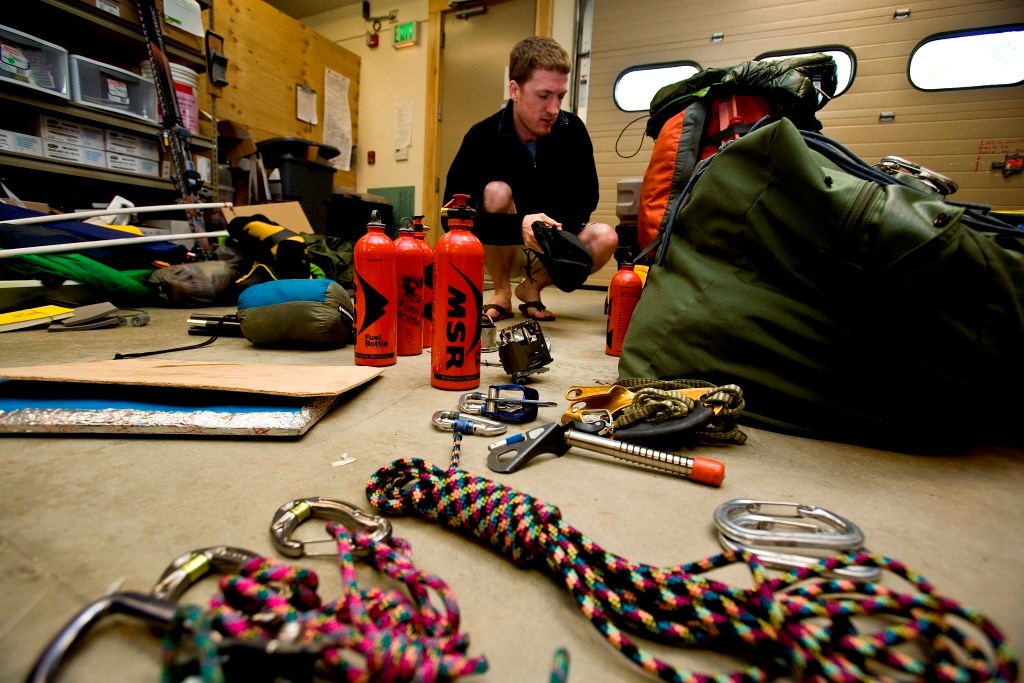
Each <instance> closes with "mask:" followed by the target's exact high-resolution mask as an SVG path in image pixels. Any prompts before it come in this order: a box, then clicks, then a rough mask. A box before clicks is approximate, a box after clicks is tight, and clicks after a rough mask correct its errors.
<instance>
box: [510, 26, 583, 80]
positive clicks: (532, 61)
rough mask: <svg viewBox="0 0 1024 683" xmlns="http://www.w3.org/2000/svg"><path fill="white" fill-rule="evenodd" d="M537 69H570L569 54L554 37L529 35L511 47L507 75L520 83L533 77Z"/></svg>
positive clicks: (563, 70) (564, 70)
mask: <svg viewBox="0 0 1024 683" xmlns="http://www.w3.org/2000/svg"><path fill="white" fill-rule="evenodd" d="M537 69H542V70H548V71H558V72H560V73H563V74H567V73H569V71H570V70H571V69H572V62H570V61H569V54H568V53H567V52H566V51H565V50H564V49H563V48H562V46H561V45H559V44H558V43H557V42H556V41H555V39H554V38H548V37H546V36H531V37H529V38H526V39H524V40H521V41H519V42H518V43H516V46H515V47H513V48H512V53H511V54H510V55H509V59H508V77H509V79H510V80H513V81H515V82H516V83H519V84H520V85H522V84H523V83H526V82H527V81H528V80H530V79H531V78H532V77H533V72H534V71H536V70H537Z"/></svg>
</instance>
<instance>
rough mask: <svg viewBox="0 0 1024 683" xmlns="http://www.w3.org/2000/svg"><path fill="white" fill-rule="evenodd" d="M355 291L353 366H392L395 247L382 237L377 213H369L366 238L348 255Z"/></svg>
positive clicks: (394, 358)
mask: <svg viewBox="0 0 1024 683" xmlns="http://www.w3.org/2000/svg"><path fill="white" fill-rule="evenodd" d="M352 265H353V267H354V270H355V276H354V277H353V280H354V281H355V290H356V343H355V362H356V365H372V366H382V365H394V364H395V362H397V360H398V357H397V355H396V349H397V346H398V315H397V311H396V307H397V303H398V302H397V299H398V296H397V293H396V287H395V283H396V278H395V244H394V242H392V241H391V238H390V237H388V236H387V235H385V234H384V224H383V223H381V222H380V213H379V212H377V211H373V212H371V213H370V222H369V223H368V224H367V225H366V234H365V235H363V236H362V237H360V238H359V239H358V240H357V241H356V245H355V249H354V250H353V254H352Z"/></svg>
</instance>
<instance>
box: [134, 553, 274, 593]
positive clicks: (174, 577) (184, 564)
mask: <svg viewBox="0 0 1024 683" xmlns="http://www.w3.org/2000/svg"><path fill="white" fill-rule="evenodd" d="M258 557H259V555H257V554H256V553H254V552H252V551H251V550H245V549H244V548H233V547H231V546H227V545H218V546H213V547H211V548H203V549H201V550H192V551H189V552H187V553H183V554H181V555H179V556H178V557H176V558H174V560H173V561H172V562H171V564H170V565H168V567H167V569H165V570H164V573H163V574H161V575H160V580H159V581H157V584H156V585H155V586H154V587H153V595H155V596H156V597H158V598H163V599H165V600H170V601H172V602H177V601H178V599H179V598H181V595H182V594H183V593H184V592H185V591H186V590H187V589H188V588H189V586H192V585H194V584H195V583H196V582H197V581H199V580H200V579H201V578H203V577H204V576H207V575H209V574H214V573H216V574H238V573H240V572H241V570H242V567H244V566H245V565H246V564H248V563H249V562H250V561H251V560H254V559H256V558H258Z"/></svg>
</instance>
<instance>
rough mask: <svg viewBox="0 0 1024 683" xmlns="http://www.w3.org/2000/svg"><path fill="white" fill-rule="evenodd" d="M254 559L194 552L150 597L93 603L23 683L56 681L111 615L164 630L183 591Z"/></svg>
mask: <svg viewBox="0 0 1024 683" xmlns="http://www.w3.org/2000/svg"><path fill="white" fill-rule="evenodd" d="M256 557H259V555H257V554H256V553H254V552H252V551H249V550H243V549H242V548H232V547H229V546H223V545H222V546H215V547H212V548H203V549H202V550H193V551H190V552H187V553H184V554H182V555H179V556H178V557H176V558H175V559H174V560H173V561H172V562H171V564H170V565H169V566H168V567H167V569H166V570H164V573H163V574H162V575H161V576H160V579H159V580H158V581H157V583H156V585H155V586H154V587H153V590H152V591H151V592H150V593H148V594H147V593H139V592H137V591H120V592H117V593H113V594H111V595H105V596H103V597H102V598H99V599H97V600H94V601H93V602H91V603H89V604H88V605H86V606H85V607H83V608H82V609H81V610H80V611H79V612H78V614H76V615H75V616H74V617H72V618H71V620H70V621H68V623H67V624H65V625H64V627H63V628H62V629H61V630H60V632H58V633H57V635H56V636H55V637H54V639H53V640H52V641H51V642H50V644H49V645H47V647H46V649H45V650H43V652H42V654H41V655H40V656H39V658H38V659H37V660H36V663H35V665H34V666H33V667H32V671H31V672H30V673H29V675H28V678H27V679H26V683H49V682H50V681H54V680H56V678H57V672H58V670H59V669H60V667H61V665H62V663H63V662H64V660H65V659H66V658H67V656H68V654H69V653H70V652H71V651H72V650H73V649H74V647H75V645H76V644H77V643H78V642H80V641H81V640H82V639H83V638H84V637H85V635H86V634H87V633H88V632H89V631H90V630H92V628H93V627H94V626H96V624H98V623H99V622H100V621H102V620H103V619H105V618H106V617H108V616H110V615H114V614H122V615H127V616H130V617H134V618H137V619H140V620H142V621H144V622H146V623H148V624H150V625H151V626H154V627H157V628H162V629H166V628H167V627H169V626H170V625H171V624H172V623H173V621H174V618H175V615H176V612H177V608H178V605H177V602H178V599H179V598H180V597H181V596H182V594H183V593H184V592H185V591H186V589H188V588H189V587H190V586H192V585H194V584H195V583H197V582H198V581H199V580H200V579H202V578H203V577H204V576H207V575H209V574H211V573H219V574H237V573H238V571H239V570H240V569H241V568H242V567H243V566H244V565H245V564H246V563H247V562H249V560H251V559H253V558H256Z"/></svg>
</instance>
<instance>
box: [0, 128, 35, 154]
mask: <svg viewBox="0 0 1024 683" xmlns="http://www.w3.org/2000/svg"><path fill="white" fill-rule="evenodd" d="M0 150H3V151H5V152H18V153H19V154H31V155H33V156H37V157H41V156H43V141H42V139H41V138H39V137H36V136H35V135H26V134H25V133H18V132H15V131H13V130H0Z"/></svg>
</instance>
